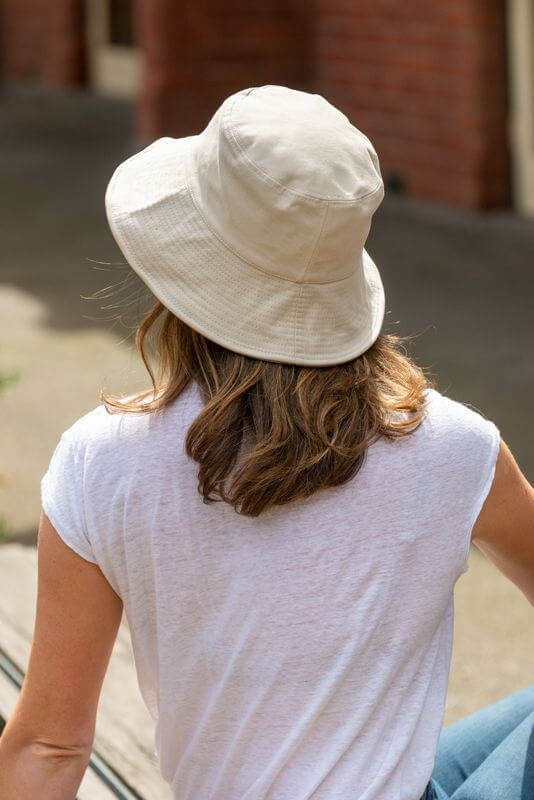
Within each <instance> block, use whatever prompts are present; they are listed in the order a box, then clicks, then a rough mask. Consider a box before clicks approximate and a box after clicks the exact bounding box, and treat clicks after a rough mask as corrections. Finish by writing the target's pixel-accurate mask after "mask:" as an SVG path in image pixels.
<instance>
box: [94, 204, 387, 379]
mask: <svg viewBox="0 0 534 800" xmlns="http://www.w3.org/2000/svg"><path fill="white" fill-rule="evenodd" d="M116 221H117V219H116V218H115V219H113V220H112V221H110V223H111V225H110V227H111V230H112V233H113V234H114V236H115V238H116V239H117V243H118V244H119V246H120V248H121V250H123V251H124V255H125V256H126V258H127V261H128V262H131V266H132V267H133V269H135V271H136V272H137V273H138V274H140V276H141V277H142V280H143V281H144V282H145V283H146V284H147V286H148V288H149V289H150V291H151V292H152V293H153V294H154V295H155V296H156V297H157V298H158V299H160V296H159V295H160V292H159V289H158V287H157V282H153V281H152V278H151V277H150V275H149V274H148V273H147V272H146V270H145V268H144V266H143V264H142V263H141V261H140V260H139V259H138V257H137V255H136V254H135V251H134V249H133V248H132V247H131V246H130V242H129V241H128V240H127V239H123V237H122V235H121V233H120V232H119V230H118V229H117V228H116V227H115V225H116ZM134 264H135V265H136V266H134ZM348 277H351V276H348ZM345 280H346V279H345ZM289 282H290V283H295V281H289ZM336 282H337V281H329V283H336ZM182 291H183V292H184V294H187V295H188V296H191V297H194V295H192V294H190V293H189V292H188V291H187V289H185V288H184V287H182ZM303 291H304V284H301V285H300V287H299V294H298V296H297V298H296V302H297V303H299V301H300V299H301V297H302V293H303ZM160 302H162V303H163V305H165V306H166V308H168V306H167V304H166V303H165V302H164V301H163V300H160ZM300 305H301V307H302V304H300ZM169 310H171V309H169ZM297 312H298V309H297ZM171 313H173V314H174V315H175V316H177V317H179V318H181V319H184V321H185V322H187V324H189V325H190V326H191V327H193V328H196V329H197V330H198V329H200V328H203V327H204V325H198V322H197V321H194V322H193V321H191V322H188V317H189V314H188V313H184V312H183V311H180V313H176V312H174V311H172V310H171ZM209 315H210V316H211V317H212V319H213V320H214V321H216V322H218V318H217V317H216V316H213V313H210V314H209ZM296 326H297V322H296V323H295V328H294V339H293V341H294V345H293V349H294V354H293V358H299V355H298V353H297V351H296ZM216 327H217V328H219V325H218V324H217V325H216ZM203 335H205V336H206V337H207V338H210V337H213V338H214V334H213V333H212V332H210V333H205V334H203ZM215 336H217V338H218V339H220V341H221V342H222V344H223V346H227V345H225V344H224V342H225V341H226V342H231V343H232V344H234V345H237V346H238V347H239V348H241V349H242V350H244V349H245V346H244V345H243V342H242V341H240V340H239V339H234V337H232V336H228V335H227V334H225V333H224V331H223V333H222V335H221V336H219V332H218V331H217V332H216V333H215ZM370 340H372V333H371V334H370V335H368V337H367V338H366V339H364V345H362V344H361V343H360V345H359V346H358V348H356V349H358V350H360V354H361V352H365V350H366V349H367V348H368V347H369V346H370V344H368V342H369V341H370ZM214 341H216V339H215V338H214ZM362 347H363V348H364V349H363V350H361V348H362ZM230 349H231V348H230ZM250 349H251V350H255V351H256V352H258V353H262V354H264V355H265V358H264V359H263V360H273V359H272V356H273V355H274V356H279V359H277V360H281V361H282V363H295V362H291V361H289V362H284V361H283V359H288V358H291V355H290V354H288V353H287V352H283V351H280V350H275V349H272V348H271V349H266V348H262V347H260V346H254V347H251V348H250ZM237 352H241V350H237ZM323 353H324V356H325V357H326V358H328V359H329V360H328V362H327V363H326V364H320V365H316V364H315V363H310V362H309V361H307V363H306V365H305V366H331V365H332V364H333V363H335V364H338V363H342V362H344V361H347V360H348V359H351V358H356V357H357V356H356V355H353V350H352V352H351V350H345V351H343V352H342V353H340V354H338V356H337V357H336V361H335V362H332V361H331V360H330V356H329V355H327V354H326V353H325V351H324V350H323V351H319V352H318V353H317V355H318V359H319V360H321V361H322V360H323V359H322V358H321V354H323ZM245 355H247V354H246V353H245ZM250 357H252V358H255V357H256V356H250ZM269 357H270V358H269ZM259 358H262V356H259ZM305 358H306V356H300V359H305ZM338 358H339V359H341V361H338V360H337V359H338ZM311 360H312V362H313V359H311Z"/></svg>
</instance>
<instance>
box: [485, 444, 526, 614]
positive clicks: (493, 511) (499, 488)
mask: <svg viewBox="0 0 534 800" xmlns="http://www.w3.org/2000/svg"><path fill="white" fill-rule="evenodd" d="M471 541H472V542H473V544H475V545H476V546H477V547H478V549H479V550H481V551H482V552H483V553H484V554H485V555H486V556H487V558H489V560H490V561H492V562H493V563H494V564H495V566H496V567H497V568H498V569H499V570H500V571H501V572H502V573H503V574H504V575H506V577H507V578H509V579H510V580H511V581H512V582H513V583H515V585H516V586H517V587H518V588H519V589H521V591H522V592H523V594H524V595H525V596H526V597H527V599H528V600H529V601H530V603H531V604H532V605H533V606H534V488H533V487H532V486H531V485H530V483H529V482H528V481H527V479H526V478H525V476H524V475H523V473H522V472H521V470H520V469H519V467H518V465H517V463H516V461H515V459H514V457H513V455H512V453H511V452H510V450H509V448H508V446H507V445H506V443H505V442H504V441H503V440H502V439H501V444H500V448H499V455H498V457H497V463H496V466H495V476H494V479H493V483H492V486H491V489H490V491H489V494H488V496H487V498H486V501H485V503H484V505H483V506H482V510H481V512H480V514H479V515H478V517H477V520H476V522H475V525H474V527H473V532H472V535H471Z"/></svg>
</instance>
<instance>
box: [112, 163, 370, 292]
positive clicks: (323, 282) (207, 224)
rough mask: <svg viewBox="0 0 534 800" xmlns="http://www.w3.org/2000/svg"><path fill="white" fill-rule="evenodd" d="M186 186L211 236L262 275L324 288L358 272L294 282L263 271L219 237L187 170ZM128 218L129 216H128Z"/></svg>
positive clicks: (295, 282) (299, 284)
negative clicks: (204, 212)
mask: <svg viewBox="0 0 534 800" xmlns="http://www.w3.org/2000/svg"><path fill="white" fill-rule="evenodd" d="M186 185H187V189H188V192H189V195H190V197H191V202H192V203H193V206H194V208H195V211H196V212H197V214H198V215H199V217H200V219H201V220H202V222H203V223H204V225H205V226H206V228H207V229H208V231H209V232H210V233H211V235H212V236H214V237H215V238H216V239H217V241H218V242H220V244H221V245H222V246H223V247H225V248H226V249H227V250H229V251H230V252H231V253H233V255H234V256H236V258H239V259H241V261H243V262H244V263H245V264H247V265H248V266H249V267H252V269H255V270H257V271H258V272H261V274H262V275H266V276H267V277H268V278H276V279H277V280H281V281H286V282H287V283H294V284H296V285H297V286H304V285H305V286H322V285H324V284H330V283H339V282H340V281H346V280H347V279H348V278H351V277H352V275H353V274H354V272H355V271H356V270H353V271H352V272H349V273H348V275H343V276H342V277H341V278H335V279H334V280H332V281H303V280H298V281H294V280H291V278H284V277H283V276H282V275H278V274H277V273H272V272H267V270H265V269H262V268H261V267H259V266H258V265H257V264H253V263H252V262H251V261H249V260H248V259H247V258H245V257H244V256H242V255H241V254H240V253H238V252H237V250H235V249H234V248H233V247H232V246H231V245H229V244H228V243H227V242H226V241H225V240H224V239H222V238H221V236H220V235H219V233H218V232H217V231H215V230H214V229H213V228H212V226H211V225H210V223H209V222H208V221H207V219H206V217H205V216H204V214H203V213H202V209H201V208H200V207H199V205H198V204H197V201H196V198H195V194H194V191H193V189H192V187H191V185H190V182H189V174H188V171H187V170H186ZM126 216H128V214H126Z"/></svg>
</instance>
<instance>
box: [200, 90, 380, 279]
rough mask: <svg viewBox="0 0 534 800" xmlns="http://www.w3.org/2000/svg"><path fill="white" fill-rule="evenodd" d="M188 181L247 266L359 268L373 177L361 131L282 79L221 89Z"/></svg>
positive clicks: (372, 157)
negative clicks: (228, 91) (224, 93)
mask: <svg viewBox="0 0 534 800" xmlns="http://www.w3.org/2000/svg"><path fill="white" fill-rule="evenodd" d="M189 185H190V190H191V193H192V195H193V197H194V198H195V202H196V205H197V207H198V209H199V211H201V212H202V214H203V216H204V218H205V220H206V222H207V224H208V225H209V226H210V227H211V229H212V230H213V232H214V233H215V234H216V235H217V236H219V238H220V239H221V240H222V241H223V242H224V243H225V244H226V245H227V246H228V247H230V248H231V249H232V250H234V252H236V253H237V254H238V255H240V256H241V257H242V258H244V259H245V260H246V261H247V262H248V263H249V264H250V265H251V266H254V267H257V268H258V269H261V270H263V271H265V272H267V273H269V274H272V275H276V276H278V277H281V278H285V279H287V280H291V281H296V282H311V283H321V282H328V281H334V280H342V279H343V278H346V277H347V276H348V275H350V274H351V273H353V272H354V270H355V269H358V268H361V257H362V251H363V246H364V244H365V240H366V238H367V235H368V233H369V228H370V224H371V217H372V214H373V212H374V211H375V210H376V208H377V206H378V205H379V203H380V202H381V200H382V197H383V194H384V188H383V182H382V178H381V175H380V168H379V163H378V158H377V155H376V152H375V150H374V148H373V146H372V144H371V142H370V141H369V139H368V138H367V137H366V136H365V135H364V134H363V133H362V132H361V131H359V130H358V129H357V128H355V127H354V126H353V125H352V124H351V123H350V121H349V120H348V118H347V117H346V116H345V115H344V114H343V113H342V112H341V111H339V110H338V109H337V108H335V107H334V106H332V105H331V104H330V103H329V102H328V101H327V100H325V99H324V98H323V97H321V96H320V95H317V94H310V93H307V92H302V91H298V90H295V89H289V88H286V87H283V86H262V87H257V88H252V89H245V90H243V91H241V92H237V93H236V94H234V95H231V96H230V97H229V98H227V99H226V100H225V101H224V102H223V104H222V105H221V106H220V107H219V109H218V110H217V112H216V113H215V114H214V116H213V117H212V119H211V120H210V122H209V124H208V125H207V127H206V128H205V130H204V131H203V132H202V133H201V134H200V135H199V137H198V144H197V147H196V148H195V155H194V163H193V164H191V169H190V170H189Z"/></svg>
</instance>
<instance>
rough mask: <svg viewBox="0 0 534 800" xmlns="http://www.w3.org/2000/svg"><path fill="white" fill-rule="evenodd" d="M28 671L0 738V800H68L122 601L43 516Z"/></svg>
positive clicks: (90, 734) (80, 771)
mask: <svg viewBox="0 0 534 800" xmlns="http://www.w3.org/2000/svg"><path fill="white" fill-rule="evenodd" d="M37 545H38V547H37V550H38V580H37V609H36V618H35V630H34V634H33V641H32V647H31V653H30V658H29V663H28V671H27V673H26V677H25V679H24V683H23V685H22V690H21V693H20V695H19V698H18V701H17V703H16V705H15V708H14V710H13V713H12V715H11V717H10V718H9V720H8V722H7V724H6V727H5V728H4V731H3V733H2V736H0V800H13V799H14V798H16V799H17V800H36V798H39V800H74V798H75V797H76V792H77V790H78V787H79V785H80V783H81V781H82V778H83V775H84V772H85V769H86V767H87V764H88V763H89V758H90V756H91V747H92V744H93V738H94V731H95V722H96V713H97V706H98V699H99V696H100V690H101V688H102V682H103V679H104V675H105V672H106V669H107V665H108V662H109V658H110V655H111V651H112V649H113V643H114V641H115V637H116V635H117V631H118V628H119V624H120V620H121V614H122V601H121V599H120V598H119V597H118V596H117V595H116V594H115V592H114V591H113V589H112V588H111V586H110V585H109V583H108V582H107V581H106V579H105V577H104V576H103V574H102V572H101V571H100V569H99V568H98V566H97V565H96V564H92V563H90V562H89V561H86V560H84V559H83V558H82V557H81V556H79V555H78V554H77V553H75V552H74V551H73V550H71V549H70V548H69V547H67V545H66V544H65V543H64V542H63V541H62V540H61V539H60V537H59V535H58V533H57V531H56V530H55V529H54V528H53V527H52V524H51V522H50V521H49V520H48V518H47V517H46V516H45V515H44V514H43V515H42V517H41V524H40V527H39V535H38V539H37Z"/></svg>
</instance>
